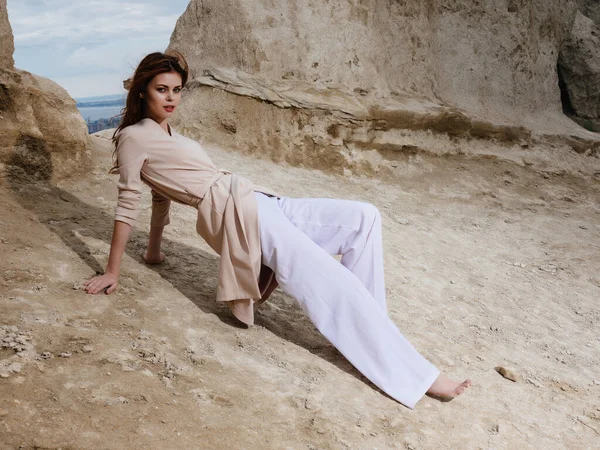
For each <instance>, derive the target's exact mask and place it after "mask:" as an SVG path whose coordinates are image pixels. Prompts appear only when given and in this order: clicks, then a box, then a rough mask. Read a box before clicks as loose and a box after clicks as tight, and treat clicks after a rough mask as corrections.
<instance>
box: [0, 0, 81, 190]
mask: <svg viewBox="0 0 600 450" xmlns="http://www.w3.org/2000/svg"><path fill="white" fill-rule="evenodd" d="M0 36H2V41H0V42H1V43H2V44H0V49H1V50H0V51H1V52H2V53H0V163H2V164H4V167H6V168H7V170H8V174H9V175H10V176H19V175H22V174H23V173H25V174H27V175H29V176H32V177H34V178H37V179H42V180H48V181H50V180H57V179H60V178H64V177H67V176H71V175H75V174H79V173H84V172H86V171H88V170H90V167H91V158H90V152H89V148H88V145H89V136H88V132H87V126H86V124H85V121H84V120H83V117H81V114H79V111H78V110H77V107H76V105H75V100H73V99H72V98H71V97H70V96H69V94H68V93H67V91H65V90H64V89H63V88H62V87H60V86H59V85H58V84H56V83H55V82H53V81H51V80H49V79H47V78H44V77H40V76H37V75H33V74H31V73H29V72H26V71H24V70H18V69H15V68H14V62H13V56H12V55H13V52H14V45H13V36H12V30H11V28H10V23H9V21H8V15H7V13H6V0H0Z"/></svg>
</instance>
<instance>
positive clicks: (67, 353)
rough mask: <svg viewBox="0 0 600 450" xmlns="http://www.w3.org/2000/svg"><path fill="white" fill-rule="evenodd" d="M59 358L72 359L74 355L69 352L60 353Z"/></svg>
mask: <svg viewBox="0 0 600 450" xmlns="http://www.w3.org/2000/svg"><path fill="white" fill-rule="evenodd" d="M58 356H60V357H61V358H70V357H71V356H73V355H72V354H71V353H69V352H62V353H59V354H58Z"/></svg>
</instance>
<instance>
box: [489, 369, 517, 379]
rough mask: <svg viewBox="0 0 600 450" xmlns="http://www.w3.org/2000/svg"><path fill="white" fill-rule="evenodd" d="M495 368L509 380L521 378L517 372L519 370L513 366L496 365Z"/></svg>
mask: <svg viewBox="0 0 600 450" xmlns="http://www.w3.org/2000/svg"><path fill="white" fill-rule="evenodd" d="M494 369H495V370H496V372H498V373H499V374H500V375H502V376H503V377H504V378H506V379H507V380H510V381H515V382H516V381H518V380H519V374H518V373H517V371H516V370H515V369H513V368H511V367H503V366H497V367H494Z"/></svg>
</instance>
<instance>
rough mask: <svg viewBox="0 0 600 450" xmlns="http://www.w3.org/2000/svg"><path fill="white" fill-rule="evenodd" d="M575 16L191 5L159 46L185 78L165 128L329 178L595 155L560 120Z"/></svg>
mask: <svg viewBox="0 0 600 450" xmlns="http://www.w3.org/2000/svg"><path fill="white" fill-rule="evenodd" d="M575 13H576V7H575V5H574V3H573V2H572V1H570V0H552V1H547V0H533V1H531V0H527V1H526V0H501V1H497V2H481V1H477V0H470V1H462V2H456V1H450V0H444V1H439V2H430V1H425V0H422V1H415V2H398V1H383V0H379V1H375V2H366V1H355V0H345V1H344V0H342V1H336V2H313V1H308V0H288V1H283V0H281V1H267V0H258V1H257V0H202V1H200V0H192V1H191V2H190V4H189V5H188V8H187V10H186V11H185V13H184V14H183V15H182V16H181V17H180V18H179V20H178V22H177V26H176V28H175V30H174V32H173V34H172V36H171V43H170V45H169V48H172V49H176V50H179V51H181V52H182V53H184V54H185V55H186V57H187V58H188V62H189V63H190V67H191V69H192V78H191V81H190V83H189V85H188V89H187V90H186V94H185V96H184V101H183V102H182V104H181V107H180V108H179V113H178V115H177V117H176V118H175V120H174V124H175V125H176V126H178V127H179V128H181V129H183V131H184V132H186V133H188V134H189V135H191V136H193V137H196V138H198V139H206V140H213V141H215V142H218V143H219V144H221V145H226V146H229V147H231V148H235V149H237V150H243V151H247V152H250V153H257V154H262V155H268V156H269V157H270V158H272V159H275V160H281V161H287V162H289V163H291V164H299V165H305V166H311V167H315V168H321V169H325V170H333V171H335V172H338V173H342V172H344V173H348V169H349V170H350V171H351V172H354V173H363V174H367V175H373V174H374V173H376V172H379V171H383V172H385V173H392V172H395V173H398V170H396V169H394V168H397V167H398V164H397V162H398V160H400V161H402V160H408V159H410V158H412V157H413V156H414V155H415V154H418V153H420V152H429V153H434V154H456V153H465V152H469V151H470V149H473V151H477V152H481V148H486V150H488V149H489V151H492V150H491V149H492V147H494V146H496V147H494V148H495V150H494V151H495V152H496V153H502V151H503V148H504V149H505V148H506V147H505V146H510V145H520V146H522V147H527V148H532V145H536V143H540V142H541V143H542V144H544V142H547V141H544V140H545V139H546V137H547V136H552V138H553V139H554V137H555V136H556V135H560V136H565V137H566V139H567V140H569V143H568V145H569V146H571V147H572V148H574V149H576V151H577V152H579V153H587V154H597V152H598V144H597V142H595V141H596V140H597V139H598V136H596V135H594V134H592V133H588V132H586V130H583V129H581V128H580V127H578V126H577V125H576V124H574V123H573V122H572V121H570V120H568V119H567V118H566V117H565V116H564V115H563V114H562V105H561V96H560V89H559V87H558V76H557V71H556V64H557V59H558V50H559V48H560V46H561V43H562V41H563V40H564V39H565V38H566V36H567V35H568V33H569V31H570V29H571V26H572V23H573V20H574V17H575ZM482 139H485V140H486V144H484V145H482V144H481V143H480V141H481V140H482ZM561 139H562V138H561ZM488 143H489V144H488ZM503 146H504V147H503Z"/></svg>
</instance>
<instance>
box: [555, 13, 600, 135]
mask: <svg viewBox="0 0 600 450" xmlns="http://www.w3.org/2000/svg"><path fill="white" fill-rule="evenodd" d="M558 68H559V72H560V76H561V83H562V86H563V90H564V91H565V92H564V95H565V97H566V99H565V100H566V101H565V104H566V112H567V113H568V114H570V115H572V116H573V118H574V119H575V120H577V121H578V122H579V123H581V124H582V125H583V126H585V127H587V128H590V129H594V130H596V129H597V119H599V118H600V27H599V26H598V25H597V24H596V23H594V21H593V20H592V19H590V18H589V17H586V16H585V15H583V14H582V13H581V12H578V13H577V17H576V19H575V23H574V24H573V28H572V30H571V34H570V36H569V38H568V39H567V40H566V41H565V42H564V44H563V48H562V51H561V53H560V58H559V63H558Z"/></svg>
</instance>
